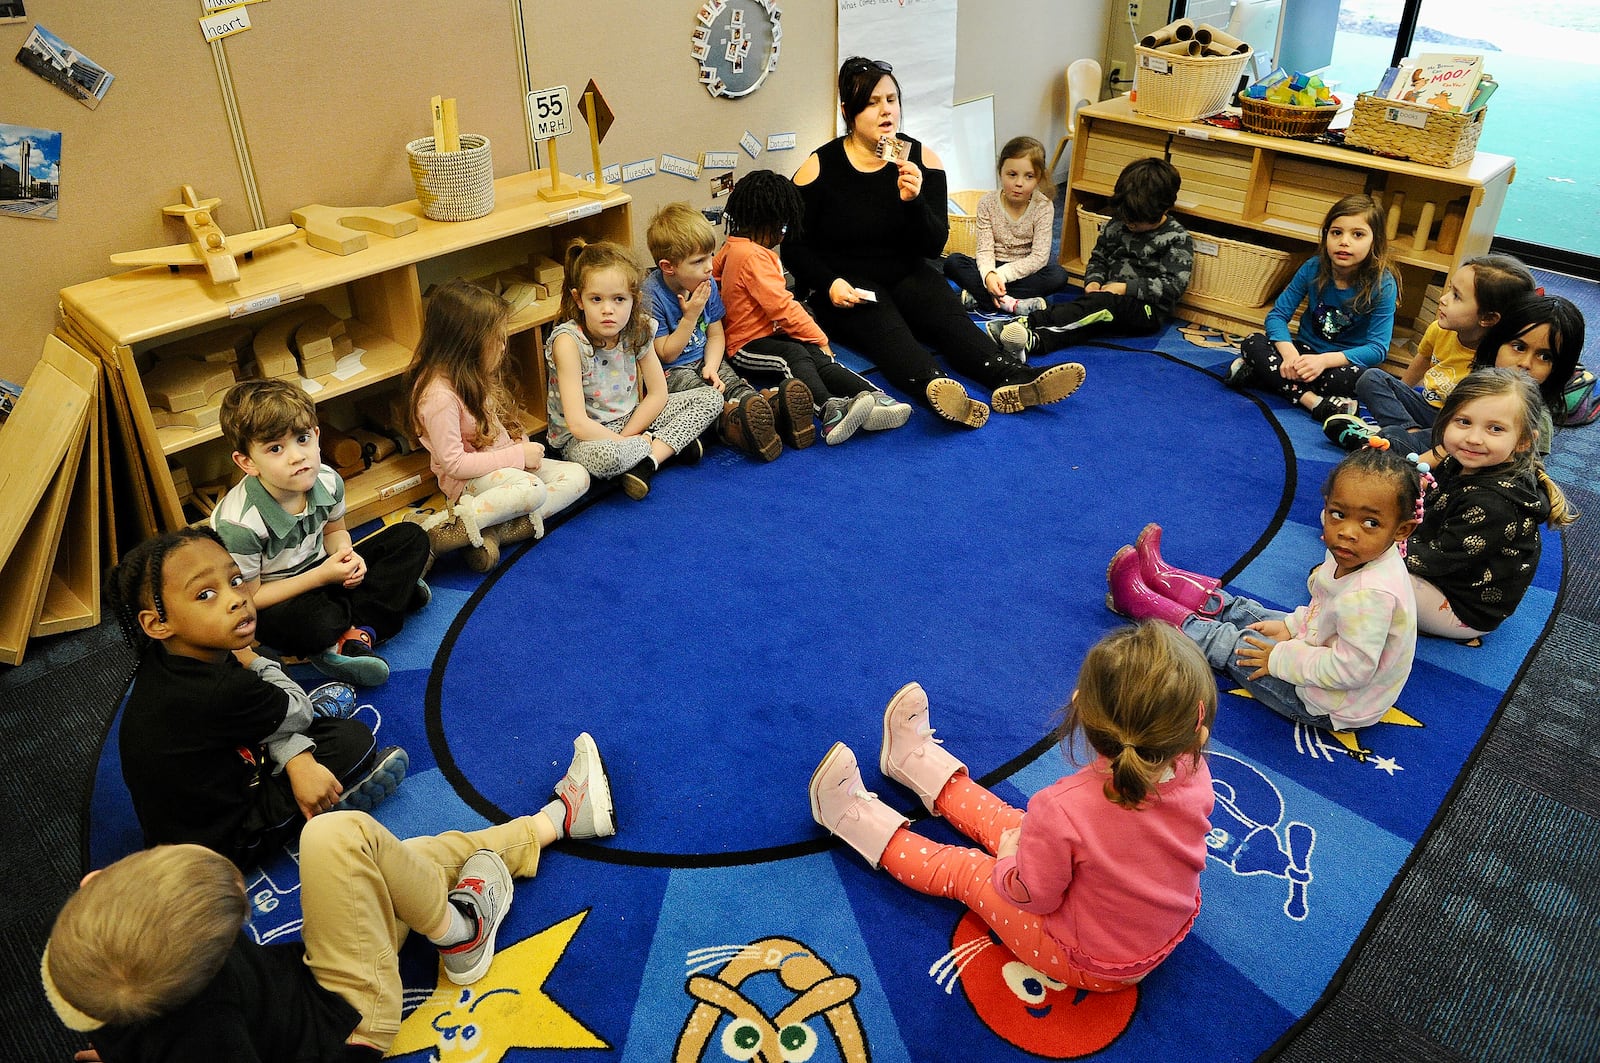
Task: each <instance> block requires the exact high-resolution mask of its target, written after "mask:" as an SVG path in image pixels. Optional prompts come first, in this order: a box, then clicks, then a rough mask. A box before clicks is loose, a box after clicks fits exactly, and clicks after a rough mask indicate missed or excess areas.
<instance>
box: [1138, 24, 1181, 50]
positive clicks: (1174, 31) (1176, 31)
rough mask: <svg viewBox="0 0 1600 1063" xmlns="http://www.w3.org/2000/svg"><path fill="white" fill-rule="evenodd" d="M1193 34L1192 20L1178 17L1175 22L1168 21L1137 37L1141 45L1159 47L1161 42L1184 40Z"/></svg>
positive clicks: (1168, 42)
mask: <svg viewBox="0 0 1600 1063" xmlns="http://www.w3.org/2000/svg"><path fill="white" fill-rule="evenodd" d="M1193 36H1194V20H1193V19H1187V18H1180V19H1178V20H1177V21H1176V22H1169V23H1167V24H1166V25H1165V26H1162V27H1161V28H1160V29H1158V30H1155V31H1153V32H1151V33H1147V34H1145V35H1144V36H1143V37H1141V38H1140V39H1139V44H1140V46H1141V47H1145V48H1159V47H1161V46H1162V45H1163V44H1171V43H1172V42H1173V41H1186V40H1188V39H1190V38H1191V37H1193Z"/></svg>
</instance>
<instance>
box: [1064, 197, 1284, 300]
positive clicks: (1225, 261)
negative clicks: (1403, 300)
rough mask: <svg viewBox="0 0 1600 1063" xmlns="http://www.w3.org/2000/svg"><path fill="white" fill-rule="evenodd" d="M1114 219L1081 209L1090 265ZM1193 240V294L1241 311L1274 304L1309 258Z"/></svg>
mask: <svg viewBox="0 0 1600 1063" xmlns="http://www.w3.org/2000/svg"><path fill="white" fill-rule="evenodd" d="M1110 220H1111V219H1110V218H1109V217H1107V216H1106V215H1104V214H1096V213H1094V212H1093V211H1090V210H1087V209H1085V208H1083V207H1079V208H1078V242H1079V246H1080V254H1082V256H1083V260H1084V262H1088V261H1089V252H1091V251H1092V250H1094V245H1095V244H1096V243H1098V242H1099V240H1100V231H1101V230H1102V229H1103V228H1105V225H1106V223H1107V222H1108V221H1110ZM1189 238H1190V240H1191V241H1193V243H1194V249H1195V254H1194V270H1193V271H1192V272H1191V273H1190V275H1189V288H1188V292H1187V294H1189V295H1198V296H1201V297H1203V298H1206V299H1217V300H1220V301H1222V302H1227V303H1237V304H1239V305H1240V306H1249V307H1256V306H1265V305H1266V304H1267V303H1268V302H1270V301H1272V299H1274V298H1276V296H1277V294H1278V292H1279V291H1280V290H1282V288H1283V286H1284V285H1285V284H1287V283H1288V282H1289V277H1290V275H1291V274H1293V273H1294V271H1295V270H1296V269H1297V268H1299V266H1300V263H1301V262H1303V261H1304V260H1305V258H1306V255H1300V256H1298V257H1297V256H1296V255H1294V254H1293V253H1292V252H1289V251H1279V250H1277V249H1276V248H1272V247H1260V246H1257V245H1256V244H1250V243H1245V242H1244V241H1242V240H1231V239H1228V238H1227V237H1223V236H1207V235H1205V234H1204V233H1198V232H1193V231H1191V232H1190V233H1189Z"/></svg>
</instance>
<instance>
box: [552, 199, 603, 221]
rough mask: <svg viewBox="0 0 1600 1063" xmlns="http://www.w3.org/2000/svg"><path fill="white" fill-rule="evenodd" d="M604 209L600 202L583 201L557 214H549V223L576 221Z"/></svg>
mask: <svg viewBox="0 0 1600 1063" xmlns="http://www.w3.org/2000/svg"><path fill="white" fill-rule="evenodd" d="M604 209H605V205H604V204H602V203H584V204H582V205H580V206H576V207H571V208H569V209H567V210H564V211H562V212H561V213H559V214H552V215H550V223H551V224H552V225H560V224H561V223H562V222H569V221H577V220H578V219H579V218H587V217H590V216H591V215H594V214H599V213H600V212H601V211H602V210H604Z"/></svg>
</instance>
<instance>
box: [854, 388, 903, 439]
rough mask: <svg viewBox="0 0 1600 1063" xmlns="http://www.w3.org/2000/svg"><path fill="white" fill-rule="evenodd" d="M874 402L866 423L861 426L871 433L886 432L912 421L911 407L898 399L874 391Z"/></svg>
mask: <svg viewBox="0 0 1600 1063" xmlns="http://www.w3.org/2000/svg"><path fill="white" fill-rule="evenodd" d="M872 401H873V403H874V405H873V407H872V409H871V410H870V411H868V413H867V420H866V423H864V424H863V425H862V426H861V427H862V428H865V429H866V430H867V431H869V432H886V431H888V430H889V429H891V428H899V427H900V426H901V425H903V424H905V423H906V422H907V421H909V420H911V407H910V406H909V405H908V404H906V403H904V402H901V401H899V400H898V399H894V398H891V397H890V396H888V395H886V394H884V393H883V392H881V391H874V392H872Z"/></svg>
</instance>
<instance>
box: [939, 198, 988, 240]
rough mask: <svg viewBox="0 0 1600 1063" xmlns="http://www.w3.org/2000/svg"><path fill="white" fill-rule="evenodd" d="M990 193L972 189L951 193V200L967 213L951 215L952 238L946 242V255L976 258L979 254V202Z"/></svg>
mask: <svg viewBox="0 0 1600 1063" xmlns="http://www.w3.org/2000/svg"><path fill="white" fill-rule="evenodd" d="M988 194H989V193H988V192H985V191H983V190H981V189H980V190H977V191H973V190H970V189H967V190H963V191H960V192H951V193H950V199H951V201H952V202H954V203H955V204H956V206H958V207H960V208H961V209H962V210H963V211H965V212H966V213H964V214H956V213H954V212H951V214H950V238H949V239H947V240H946V241H945V242H944V253H945V254H947V255H954V254H956V253H958V252H959V253H960V254H963V255H971V256H974V257H976V255H977V254H978V201H979V200H980V199H982V198H983V197H984V196H986V195H988Z"/></svg>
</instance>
